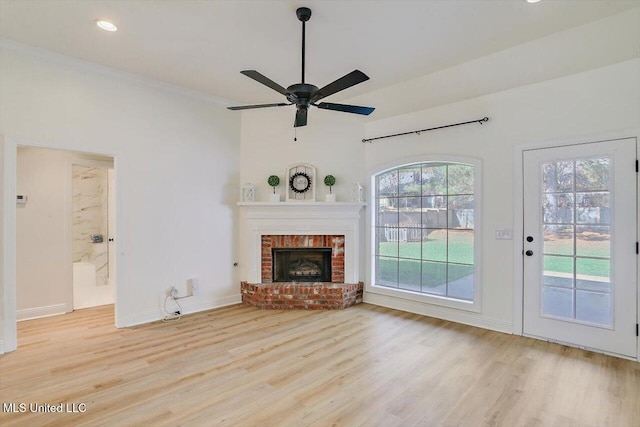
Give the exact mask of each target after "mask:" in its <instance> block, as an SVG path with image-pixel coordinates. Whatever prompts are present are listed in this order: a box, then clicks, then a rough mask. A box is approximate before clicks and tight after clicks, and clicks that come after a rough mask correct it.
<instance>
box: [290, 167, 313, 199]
mask: <svg viewBox="0 0 640 427" xmlns="http://www.w3.org/2000/svg"><path fill="white" fill-rule="evenodd" d="M299 176H303V177H305V178H306V179H307V186H306V187H304V188H303V189H302V190H299V189H297V188H296V187H295V186H294V185H293V182H294V181H295V179H296V178H298V177H299ZM310 187H311V177H310V176H309V175H308V174H306V173H304V172H296V173H294V174H293V175H291V178H289V188H291V189H292V190H293V192H294V193H298V194H301V193H306V192H307V190H309V188H310Z"/></svg>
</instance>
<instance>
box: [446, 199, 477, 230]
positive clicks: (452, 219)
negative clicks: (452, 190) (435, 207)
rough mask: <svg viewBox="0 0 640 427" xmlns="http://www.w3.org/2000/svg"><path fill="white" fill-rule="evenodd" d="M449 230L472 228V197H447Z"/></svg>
mask: <svg viewBox="0 0 640 427" xmlns="http://www.w3.org/2000/svg"><path fill="white" fill-rule="evenodd" d="M449 212H451V213H450V215H449V228H473V196H449Z"/></svg>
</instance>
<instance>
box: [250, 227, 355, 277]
mask: <svg viewBox="0 0 640 427" xmlns="http://www.w3.org/2000/svg"><path fill="white" fill-rule="evenodd" d="M260 248H261V250H260V253H261V254H262V256H261V263H260V264H261V266H262V283H272V282H273V261H274V260H273V250H274V249H283V248H292V249H299V248H329V249H331V280H330V281H331V282H332V283H344V235H342V234H325V235H301V234H296V235H271V234H267V235H263V236H262V238H261V247H260ZM291 281H296V280H295V279H293V280H291Z"/></svg>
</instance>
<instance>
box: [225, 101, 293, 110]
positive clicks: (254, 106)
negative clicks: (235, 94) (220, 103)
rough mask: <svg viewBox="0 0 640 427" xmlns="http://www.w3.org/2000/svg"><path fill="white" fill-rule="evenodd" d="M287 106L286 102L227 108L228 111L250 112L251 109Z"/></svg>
mask: <svg viewBox="0 0 640 427" xmlns="http://www.w3.org/2000/svg"><path fill="white" fill-rule="evenodd" d="M286 105H291V104H287V103H286V102H278V103H276V104H256V105H240V106H238V107H227V109H229V110H234V111H235V110H251V109H253V108H267V107H284V106H286Z"/></svg>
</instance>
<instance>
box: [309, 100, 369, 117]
mask: <svg viewBox="0 0 640 427" xmlns="http://www.w3.org/2000/svg"><path fill="white" fill-rule="evenodd" d="M314 105H315V106H316V107H318V108H322V109H324V110H333V111H343V112H345V113H354V114H362V115H363V116H368V115H369V114H371V113H373V110H375V108H373V107H361V106H359V105H347V104H333V103H331V102H321V103H320V104H317V105H316V104H314Z"/></svg>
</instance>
